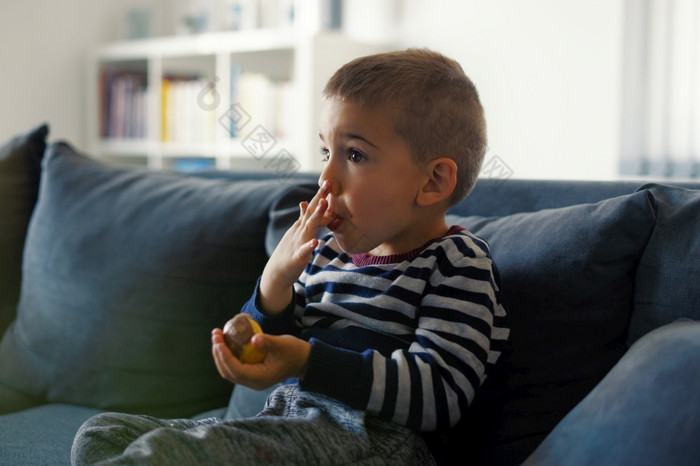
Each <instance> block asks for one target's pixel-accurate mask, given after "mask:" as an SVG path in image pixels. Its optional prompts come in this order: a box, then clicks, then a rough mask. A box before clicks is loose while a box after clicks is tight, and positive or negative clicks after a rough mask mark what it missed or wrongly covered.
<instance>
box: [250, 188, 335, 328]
mask: <svg viewBox="0 0 700 466" xmlns="http://www.w3.org/2000/svg"><path fill="white" fill-rule="evenodd" d="M330 189H331V187H330V183H329V182H328V181H324V182H323V184H322V185H321V187H320V188H319V190H318V192H317V193H316V195H314V197H313V199H311V201H310V202H302V203H301V204H299V210H300V213H299V218H298V219H297V221H296V222H294V224H293V225H292V226H291V227H290V228H289V230H287V232H286V233H285V234H284V236H283V237H282V239H281V240H280V242H279V244H278V245H277V247H276V248H275V250H274V251H273V253H272V255H271V256H270V259H269V260H268V261H267V265H266V266H265V269H264V270H263V273H262V277H261V278H260V290H259V293H260V294H259V299H260V301H259V302H260V304H261V306H262V308H263V309H262V310H263V311H265V312H266V313H270V314H275V313H277V312H281V311H282V310H284V309H286V308H287V306H288V305H289V303H290V302H291V299H292V292H293V291H292V286H293V285H294V283H295V282H296V281H297V279H298V278H299V276H300V275H301V273H302V272H303V271H304V268H305V267H306V264H308V263H309V261H310V260H311V254H312V252H313V250H314V248H316V246H317V245H318V240H317V239H316V233H317V232H318V229H319V228H320V227H321V226H323V224H324V221H325V222H327V221H328V219H325V218H324V214H325V213H326V211H327V210H328V200H327V199H326V197H327V196H328V193H329V192H330Z"/></svg>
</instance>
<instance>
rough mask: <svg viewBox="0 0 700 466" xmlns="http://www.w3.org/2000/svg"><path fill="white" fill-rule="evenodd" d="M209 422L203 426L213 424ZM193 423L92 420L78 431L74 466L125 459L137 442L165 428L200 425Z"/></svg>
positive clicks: (119, 416) (116, 417)
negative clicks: (130, 446)
mask: <svg viewBox="0 0 700 466" xmlns="http://www.w3.org/2000/svg"><path fill="white" fill-rule="evenodd" d="M211 422H213V420H210V419H207V420H204V421H202V423H211ZM198 424H199V422H197V421H193V420H190V419H173V420H167V419H158V418H155V417H151V416H141V415H131V414H123V413H103V414H98V415H96V416H93V417H91V418H90V419H88V420H87V421H86V422H85V423H84V424H83V425H82V426H81V427H80V429H79V430H78V432H77V434H76V436H75V439H74V440H73V447H72V449H71V462H72V463H73V464H95V463H99V462H100V461H104V460H107V459H109V458H113V457H116V456H119V455H121V454H122V453H123V452H124V451H125V450H126V449H127V447H128V446H129V445H131V444H132V443H133V442H134V441H135V440H136V439H138V438H139V437H141V436H142V435H144V434H147V433H148V432H151V431H154V430H156V429H160V428H164V429H171V430H175V429H178V430H184V429H189V428H191V427H194V426H196V425H198Z"/></svg>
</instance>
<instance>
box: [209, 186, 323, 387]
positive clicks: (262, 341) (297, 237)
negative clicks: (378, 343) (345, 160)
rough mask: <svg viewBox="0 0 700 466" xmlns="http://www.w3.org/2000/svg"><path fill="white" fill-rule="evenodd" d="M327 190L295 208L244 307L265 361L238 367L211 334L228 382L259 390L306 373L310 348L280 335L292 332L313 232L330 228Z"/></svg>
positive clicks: (215, 333)
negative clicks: (296, 287)
mask: <svg viewBox="0 0 700 466" xmlns="http://www.w3.org/2000/svg"><path fill="white" fill-rule="evenodd" d="M329 191H330V184H329V183H328V182H327V181H326V182H324V183H323V184H322V185H321V187H320V188H319V190H318V192H317V193H316V195H314V197H313V199H311V201H310V202H308V203H307V202H302V203H301V204H300V205H299V207H300V214H299V218H298V219H297V221H296V222H294V224H293V225H292V226H291V227H290V228H289V230H287V232H286V233H285V235H284V236H283V237H282V239H281V240H280V243H279V244H278V245H277V247H276V248H275V250H274V251H273V253H272V255H271V256H270V259H269V260H268V262H267V264H266V265H265V269H264V270H263V274H262V276H261V277H260V280H259V281H258V284H257V286H256V288H255V292H254V294H253V297H251V299H250V300H249V301H248V302H247V303H246V304H245V305H244V306H243V309H242V312H246V313H248V314H250V315H251V316H253V318H254V319H255V320H256V321H257V322H258V323H260V324H261V327H262V328H263V330H264V331H265V332H266V334H262V335H255V336H254V337H253V339H252V340H251V342H252V343H253V345H254V346H255V347H256V348H258V349H260V350H262V351H265V352H266V353H267V356H266V357H265V360H264V361H263V362H262V363H259V364H243V363H241V362H240V361H239V360H238V359H236V358H235V357H234V356H233V354H232V353H231V351H230V350H229V348H228V346H227V345H226V343H225V341H224V338H223V332H222V331H221V329H214V330H212V336H211V342H212V356H213V358H214V362H215V364H216V368H217V370H218V371H219V374H220V375H221V376H222V377H223V378H225V379H226V380H229V381H230V382H233V383H237V384H242V385H246V386H248V387H251V388H254V389H263V388H267V387H269V386H271V385H273V384H275V383H278V382H281V381H283V380H286V379H289V378H293V377H303V376H304V374H305V373H306V366H307V362H308V358H309V353H310V351H311V345H310V344H309V343H308V342H306V341H304V340H301V339H299V338H296V337H294V336H292V335H283V334H284V333H294V325H293V315H292V314H293V313H292V312H291V310H292V309H293V306H294V300H293V293H294V291H293V286H294V283H295V282H296V281H297V280H298V279H299V276H300V275H301V273H302V272H303V271H304V268H305V267H306V265H307V263H308V262H309V261H310V259H311V256H312V254H313V250H314V249H315V248H316V246H317V245H318V240H317V239H316V232H317V231H318V229H319V227H321V226H325V225H326V224H327V223H328V219H327V218H324V214H325V213H326V210H327V209H328V201H327V200H326V196H327V195H328V192H329ZM324 222H325V223H324ZM285 310H289V312H285Z"/></svg>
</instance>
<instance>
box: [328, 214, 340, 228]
mask: <svg viewBox="0 0 700 466" xmlns="http://www.w3.org/2000/svg"><path fill="white" fill-rule="evenodd" d="M341 221H342V219H341V218H340V217H333V220H331V222H330V223H329V224H328V227H327V228H328V229H329V230H330V231H335V230H337V229H338V226H339V225H340V222H341Z"/></svg>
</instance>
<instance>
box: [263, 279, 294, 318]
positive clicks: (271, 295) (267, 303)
mask: <svg viewBox="0 0 700 466" xmlns="http://www.w3.org/2000/svg"><path fill="white" fill-rule="evenodd" d="M293 296H294V288H293V287H291V286H290V287H285V288H283V289H275V288H274V287H270V286H269V284H268V282H267V281H266V280H265V277H264V275H263V277H262V278H261V280H260V284H259V286H258V306H259V307H260V310H261V311H262V312H263V313H264V314H268V315H275V314H279V313H280V312H283V311H284V310H285V309H287V308H288V307H289V304H290V303H291V302H292V298H293Z"/></svg>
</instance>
